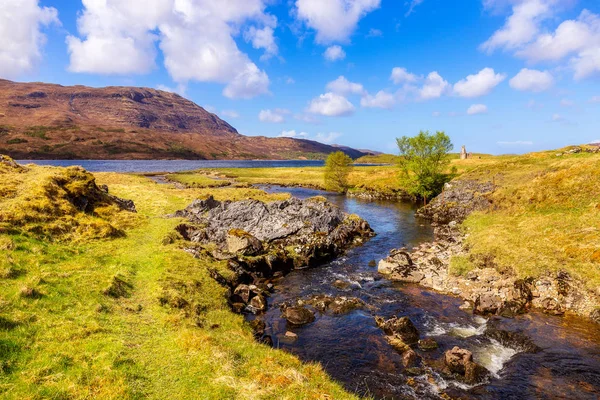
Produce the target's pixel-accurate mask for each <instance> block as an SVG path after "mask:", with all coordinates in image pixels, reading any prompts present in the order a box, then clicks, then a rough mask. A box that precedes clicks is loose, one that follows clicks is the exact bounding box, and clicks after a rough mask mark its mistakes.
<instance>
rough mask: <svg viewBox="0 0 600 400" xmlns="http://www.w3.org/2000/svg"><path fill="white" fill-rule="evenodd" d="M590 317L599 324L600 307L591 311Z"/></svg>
mask: <svg viewBox="0 0 600 400" xmlns="http://www.w3.org/2000/svg"><path fill="white" fill-rule="evenodd" d="M590 319H591V320H592V321H594V322H595V323H597V324H600V308H596V309H595V310H594V311H592V312H591V313H590Z"/></svg>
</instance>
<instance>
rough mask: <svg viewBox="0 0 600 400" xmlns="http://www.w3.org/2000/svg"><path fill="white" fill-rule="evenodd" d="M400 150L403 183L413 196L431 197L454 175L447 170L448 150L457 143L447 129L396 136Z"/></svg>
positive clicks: (425, 202) (425, 198)
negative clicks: (447, 132) (409, 135)
mask: <svg viewBox="0 0 600 400" xmlns="http://www.w3.org/2000/svg"><path fill="white" fill-rule="evenodd" d="M396 141H397V143H398V148H399V149H400V156H401V157H400V168H401V170H402V176H401V179H402V181H403V186H404V187H405V188H406V190H407V191H408V192H409V193H410V194H411V195H413V196H416V197H419V198H422V199H423V202H424V204H427V199H430V198H431V197H434V196H436V195H437V194H439V193H440V192H441V191H442V188H443V187H444V184H445V183H446V182H448V181H449V180H450V179H451V174H445V173H444V170H445V169H446V167H447V166H448V164H449V163H450V160H449V158H448V153H450V151H452V149H453V148H454V146H453V145H452V142H451V141H450V138H449V137H448V135H446V134H445V133H444V132H436V133H435V135H433V134H430V133H429V131H425V132H423V131H421V132H419V134H418V135H417V136H414V137H408V136H403V137H401V138H399V139H396Z"/></svg>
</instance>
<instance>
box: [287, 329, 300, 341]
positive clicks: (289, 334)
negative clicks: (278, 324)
mask: <svg viewBox="0 0 600 400" xmlns="http://www.w3.org/2000/svg"><path fill="white" fill-rule="evenodd" d="M285 337H286V338H288V339H294V340H296V339H298V335H296V334H295V333H294V332H291V331H286V332H285Z"/></svg>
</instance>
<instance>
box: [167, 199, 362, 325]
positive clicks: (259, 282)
mask: <svg viewBox="0 0 600 400" xmlns="http://www.w3.org/2000/svg"><path fill="white" fill-rule="evenodd" d="M172 216H173V217H180V218H185V219H186V220H187V221H188V222H187V223H185V224H181V225H179V226H178V227H177V231H178V232H179V233H180V234H181V235H182V236H183V238H184V239H185V240H187V241H189V242H190V245H189V246H188V248H187V250H188V251H189V252H190V253H192V254H194V255H197V256H206V255H209V256H211V257H213V258H215V259H217V260H227V262H228V264H229V268H230V269H231V270H232V271H233V272H234V274H233V275H234V276H233V278H231V277H230V278H227V279H226V278H224V277H223V276H221V275H220V274H218V273H217V272H216V271H214V272H213V275H214V277H215V279H217V280H219V281H220V282H221V283H222V284H225V285H227V286H229V287H230V289H231V294H230V302H231V304H232V306H233V307H234V309H236V310H238V311H241V310H247V311H251V312H255V313H258V312H262V311H264V310H265V309H266V304H267V301H266V298H267V297H268V294H269V291H270V290H271V288H272V283H271V279H272V278H274V277H277V276H282V275H283V274H285V273H287V272H289V271H291V270H292V269H294V268H302V267H307V266H315V265H318V264H319V263H322V262H324V261H326V260H329V259H332V258H334V257H336V256H338V255H340V254H342V253H343V252H344V251H345V250H346V249H348V248H349V247H352V246H355V245H358V244H360V243H362V242H363V241H364V240H366V239H368V238H369V237H371V236H373V235H374V233H373V231H372V229H371V228H370V227H369V224H368V223H367V222H366V221H364V220H363V219H361V218H360V217H358V216H356V215H349V214H346V213H344V212H343V211H342V210H340V209H339V208H338V207H337V206H335V205H333V204H332V203H330V202H328V201H327V200H326V199H324V198H320V197H318V198H311V199H307V200H299V199H297V198H291V199H288V200H283V201H276V202H272V203H263V202H260V201H257V200H243V201H237V202H231V201H225V202H220V201H217V200H215V199H214V198H212V197H209V198H208V199H205V200H196V201H195V202H193V203H192V204H191V205H190V206H188V207H187V208H185V209H184V210H181V211H178V212H176V213H175V214H173V215H172ZM330 303H331V304H328V306H331V307H332V309H334V312H335V310H338V311H339V312H344V310H345V309H347V308H348V307H353V306H358V305H357V304H354V303H353V302H348V301H340V300H339V299H333V300H332V301H331V302H330Z"/></svg>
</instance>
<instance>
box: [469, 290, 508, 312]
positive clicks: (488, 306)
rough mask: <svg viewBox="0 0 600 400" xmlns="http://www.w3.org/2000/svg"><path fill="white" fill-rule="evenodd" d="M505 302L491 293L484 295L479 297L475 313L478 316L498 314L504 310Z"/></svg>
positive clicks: (476, 301) (474, 309) (474, 308)
mask: <svg viewBox="0 0 600 400" xmlns="http://www.w3.org/2000/svg"><path fill="white" fill-rule="evenodd" d="M502 305H503V302H502V299H501V298H500V297H498V296H497V295H495V294H491V293H484V294H481V295H479V297H477V300H475V305H474V307H473V312H474V313H477V314H482V315H487V314H496V313H497V312H498V311H499V310H500V309H501V308H502Z"/></svg>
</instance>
